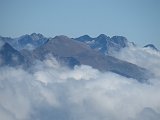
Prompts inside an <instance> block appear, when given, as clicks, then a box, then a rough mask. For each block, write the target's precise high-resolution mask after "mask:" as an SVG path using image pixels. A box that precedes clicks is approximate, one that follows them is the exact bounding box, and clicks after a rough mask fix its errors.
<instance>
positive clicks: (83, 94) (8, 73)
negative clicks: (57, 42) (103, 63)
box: [0, 48, 160, 120]
mask: <svg viewBox="0 0 160 120" xmlns="http://www.w3.org/2000/svg"><path fill="white" fill-rule="evenodd" d="M129 55H130V56H129ZM115 56H116V57H118V58H121V59H124V60H127V61H129V62H132V63H135V64H137V65H140V66H142V67H144V65H145V67H146V68H147V69H150V70H151V71H152V72H154V74H155V78H152V79H150V80H149V81H148V83H143V84H142V83H140V82H137V80H134V79H131V78H126V77H123V76H120V75H118V74H115V73H112V72H100V71H98V70H96V69H93V68H92V67H90V66H86V65H81V66H75V67H74V69H69V68H67V67H65V66H61V65H59V63H58V62H57V61H56V60H55V59H54V58H52V57H49V58H47V59H46V60H45V61H43V62H40V61H38V62H37V64H35V65H34V66H33V67H32V68H30V69H29V70H24V69H22V68H21V67H17V68H12V67H1V68H0V76H1V77H0V119H1V120H53V119H54V120H159V119H160V102H159V101H160V76H159V74H158V72H159V71H160V66H159V65H160V55H159V53H157V52H154V51H152V50H149V49H140V48H126V50H125V49H124V51H123V52H121V53H119V54H115ZM146 58H147V59H148V62H147V61H146ZM144 61H145V62H146V63H145V62H144Z"/></svg>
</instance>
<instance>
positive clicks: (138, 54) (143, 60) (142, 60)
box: [113, 46, 160, 78]
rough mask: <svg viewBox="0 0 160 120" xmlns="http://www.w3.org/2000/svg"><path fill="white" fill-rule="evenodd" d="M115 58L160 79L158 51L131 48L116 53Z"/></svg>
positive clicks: (159, 53)
mask: <svg viewBox="0 0 160 120" xmlns="http://www.w3.org/2000/svg"><path fill="white" fill-rule="evenodd" d="M113 56H114V57H116V58H118V59H121V60H125V61H128V62H131V63H133V64H136V65H138V66H141V67H143V68H146V69H148V70H150V71H151V72H153V73H154V74H155V75H156V76H157V77H158V78H160V74H159V71H160V52H158V51H155V50H153V49H151V48H139V47H133V46H131V47H126V48H124V49H122V50H121V51H120V52H115V53H114V54H113Z"/></svg>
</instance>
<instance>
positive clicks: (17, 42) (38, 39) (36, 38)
mask: <svg viewBox="0 0 160 120" xmlns="http://www.w3.org/2000/svg"><path fill="white" fill-rule="evenodd" d="M0 40H1V41H3V42H8V43H9V44H10V45H12V46H13V47H14V48H15V49H17V50H22V49H28V50H33V49H35V48H37V47H39V46H41V45H43V44H44V43H45V42H46V41H47V40H48V38H45V37H44V36H43V35H42V34H36V33H32V34H31V35H23V36H21V37H19V38H8V37H0Z"/></svg>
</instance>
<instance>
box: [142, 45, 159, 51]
mask: <svg viewBox="0 0 160 120" xmlns="http://www.w3.org/2000/svg"><path fill="white" fill-rule="evenodd" d="M144 48H151V49H152V50H155V51H159V50H158V49H157V48H156V47H155V46H154V45H153V44H148V45H145V46H144Z"/></svg>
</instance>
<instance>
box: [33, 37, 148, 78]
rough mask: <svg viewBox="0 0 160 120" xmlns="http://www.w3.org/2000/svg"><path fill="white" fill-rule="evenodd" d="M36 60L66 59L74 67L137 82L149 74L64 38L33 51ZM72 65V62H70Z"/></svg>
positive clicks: (54, 40)
mask: <svg viewBox="0 0 160 120" xmlns="http://www.w3.org/2000/svg"><path fill="white" fill-rule="evenodd" d="M32 54H33V56H34V57H35V58H36V59H40V60H43V59H45V56H47V54H51V55H53V56H55V57H56V58H57V59H59V58H60V60H61V61H65V60H66V61H68V60H69V59H68V58H71V60H74V61H76V62H75V65H76V64H77V63H78V64H84V65H89V66H92V67H93V68H96V69H99V70H101V71H112V72H115V73H118V74H120V75H123V76H126V77H129V78H135V79H137V80H139V81H143V80H146V79H147V78H148V77H149V75H150V73H149V72H148V71H147V70H145V69H143V68H141V67H138V66H136V65H134V64H131V63H128V62H125V61H122V60H119V59H116V58H114V57H111V56H108V55H106V56H104V55H103V54H102V53H100V52H97V51H96V50H93V49H91V48H90V47H89V46H88V45H86V44H85V43H83V42H79V41H75V40H73V39H70V38H68V37H66V36H56V37H55V38H53V39H50V40H49V41H48V42H47V43H45V44H44V45H42V46H40V47H38V48H37V49H35V50H33V53H32ZM70 63H72V62H70Z"/></svg>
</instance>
